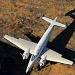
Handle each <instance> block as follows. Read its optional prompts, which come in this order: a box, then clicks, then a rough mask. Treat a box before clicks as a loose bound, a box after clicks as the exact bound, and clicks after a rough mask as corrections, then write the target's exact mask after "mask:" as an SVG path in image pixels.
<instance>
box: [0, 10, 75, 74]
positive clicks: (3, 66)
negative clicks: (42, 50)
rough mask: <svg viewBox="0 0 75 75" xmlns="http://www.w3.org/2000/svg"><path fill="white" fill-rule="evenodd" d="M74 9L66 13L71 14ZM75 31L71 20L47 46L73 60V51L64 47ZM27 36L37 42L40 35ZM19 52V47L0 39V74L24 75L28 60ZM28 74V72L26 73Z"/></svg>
mask: <svg viewBox="0 0 75 75" xmlns="http://www.w3.org/2000/svg"><path fill="white" fill-rule="evenodd" d="M72 12H74V10H72V11H70V12H68V13H66V16H67V15H69V16H70V15H71V17H72V16H73V19H74V17H75V16H74V15H73V14H71V13H72ZM74 31H75V21H73V22H72V23H71V24H70V25H69V26H68V27H67V28H66V29H65V30H63V32H61V33H60V34H59V35H58V36H57V37H56V38H55V39H54V40H53V41H52V42H49V43H48V47H49V48H51V49H53V50H55V51H57V52H59V53H61V54H62V55H63V57H65V58H67V59H70V60H73V61H74V62H75V52H74V51H71V50H70V49H67V48H65V46H66V44H67V43H68V41H69V40H70V38H71V36H72V34H73V32H74ZM27 36H28V37H29V38H30V39H31V40H32V41H34V42H38V41H39V39H40V37H35V36H34V35H32V34H31V33H29V34H27ZM20 53H23V51H22V50H21V49H18V48H16V47H13V46H10V45H8V44H6V43H4V42H2V41H0V74H1V75H26V73H25V70H26V67H27V64H28V61H29V59H30V57H29V58H28V60H23V59H22V56H21V54H20ZM27 75H30V72H29V73H28V74H27Z"/></svg>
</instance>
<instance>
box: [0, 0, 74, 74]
mask: <svg viewBox="0 0 75 75" xmlns="http://www.w3.org/2000/svg"><path fill="white" fill-rule="evenodd" d="M74 8H75V1H74V0H0V37H1V38H2V37H3V35H4V34H8V35H11V36H14V37H21V38H26V36H25V34H26V33H28V32H31V34H33V35H34V36H39V37H41V36H42V35H43V33H44V32H45V30H46V29H47V28H48V24H47V23H46V22H45V21H43V20H41V19H40V17H41V16H47V17H49V18H52V19H54V18H55V17H56V16H57V17H58V19H57V20H58V21H59V22H61V23H63V24H68V25H69V24H70V23H71V22H72V18H70V17H65V16H64V15H65V13H67V12H68V11H70V10H72V9H74ZM61 31H62V30H61V29H59V28H54V31H53V33H52V36H51V40H53V39H54V38H55V37H56V36H57V35H58V34H59V33H60V32H61ZM57 33H58V34H57ZM67 46H68V48H71V49H72V50H75V36H74V35H73V36H72V38H71V39H70V41H69V43H68V45H67ZM74 70H75V68H74V69H73V68H72V67H67V66H66V65H65V66H64V65H61V64H56V65H52V66H48V67H46V68H44V69H43V70H41V71H40V72H32V75H33V74H34V75H38V74H40V75H45V74H47V75H57V74H58V75H75V71H74Z"/></svg>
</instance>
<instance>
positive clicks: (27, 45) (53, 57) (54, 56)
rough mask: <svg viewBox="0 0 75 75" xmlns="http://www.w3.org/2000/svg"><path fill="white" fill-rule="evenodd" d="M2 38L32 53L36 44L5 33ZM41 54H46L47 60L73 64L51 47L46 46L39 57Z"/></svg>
mask: <svg viewBox="0 0 75 75" xmlns="http://www.w3.org/2000/svg"><path fill="white" fill-rule="evenodd" d="M4 38H5V39H7V40H8V41H10V42H11V43H13V44H14V45H16V46H17V47H19V48H20V49H22V50H24V51H27V50H29V49H30V53H31V54H33V53H34V48H35V47H36V45H37V44H36V43H33V42H30V41H27V40H25V39H21V38H19V39H16V38H14V37H11V36H8V35H5V36H4ZM43 56H46V60H48V61H54V62H60V63H64V64H70V65H72V64H73V62H72V61H70V60H67V59H65V58H63V57H62V55H61V54H59V53H57V52H55V51H53V50H51V49H48V48H47V51H46V52H45V53H44V54H43V55H42V56H41V58H42V57H43Z"/></svg>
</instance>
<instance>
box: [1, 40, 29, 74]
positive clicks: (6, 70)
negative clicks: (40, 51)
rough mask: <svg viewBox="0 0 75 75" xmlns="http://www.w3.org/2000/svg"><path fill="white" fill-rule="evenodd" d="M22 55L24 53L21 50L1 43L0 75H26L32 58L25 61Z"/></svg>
mask: <svg viewBox="0 0 75 75" xmlns="http://www.w3.org/2000/svg"><path fill="white" fill-rule="evenodd" d="M20 53H23V51H22V50H21V49H19V48H16V47H13V46H11V45H9V44H6V43H4V42H2V41H0V75H26V73H25V69H26V67H27V64H28V61H29V58H30V56H29V58H28V59H27V60H23V59H22V56H21V54H20ZM28 74H30V73H28ZM28 74H27V75H28Z"/></svg>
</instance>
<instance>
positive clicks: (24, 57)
mask: <svg viewBox="0 0 75 75" xmlns="http://www.w3.org/2000/svg"><path fill="white" fill-rule="evenodd" d="M29 53H30V49H28V50H27V51H25V52H24V53H23V54H22V57H23V60H24V59H27V58H28V57H29Z"/></svg>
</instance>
